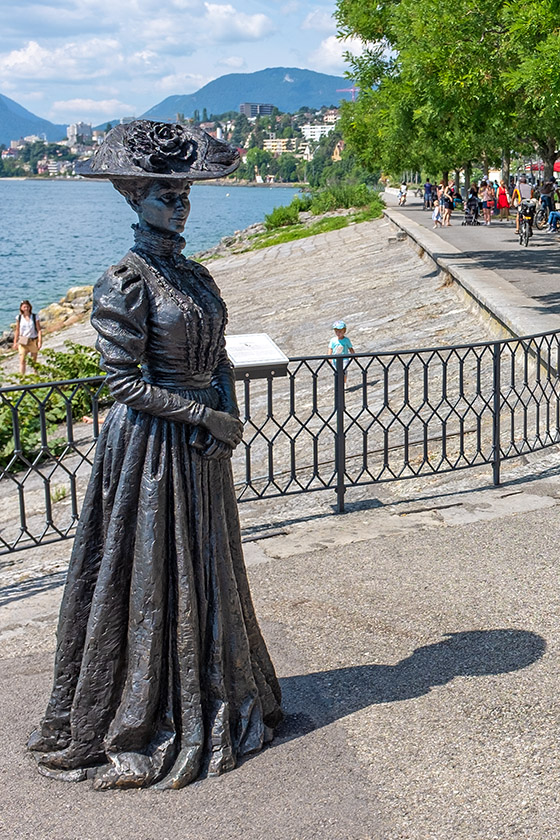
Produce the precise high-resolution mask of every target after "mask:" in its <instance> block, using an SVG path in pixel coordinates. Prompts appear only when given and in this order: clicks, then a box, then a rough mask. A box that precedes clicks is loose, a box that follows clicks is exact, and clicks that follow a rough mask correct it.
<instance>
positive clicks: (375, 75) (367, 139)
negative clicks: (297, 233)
mask: <svg viewBox="0 0 560 840" xmlns="http://www.w3.org/2000/svg"><path fill="white" fill-rule="evenodd" d="M551 2H552V0H528V2H527V3H524V4H512V3H510V2H509V0H485V3H484V8H483V10H482V9H481V8H480V7H479V6H478V5H477V2H476V0H453V2H451V0H380V2H375V0H338V3H337V13H336V14H337V18H338V22H339V24H340V29H341V35H342V36H343V37H346V36H350V35H352V36H358V37H360V38H362V39H363V40H364V42H366V43H367V49H366V50H365V52H364V53H363V55H362V56H360V57H359V58H357V59H354V60H353V61H351V67H352V70H351V75H352V77H353V78H354V79H355V80H356V82H357V84H358V86H359V87H360V89H361V92H360V95H359V97H358V101H357V102H356V103H346V104H345V105H344V107H343V122H342V127H343V130H344V132H345V135H346V137H347V139H348V141H349V143H350V145H351V146H352V147H353V148H354V150H355V151H356V154H358V155H359V156H360V157H361V159H362V161H363V163H364V164H365V165H368V166H372V165H373V166H378V165H380V164H381V165H382V166H383V167H384V168H385V169H390V170H392V171H398V170H399V169H402V168H415V169H419V168H420V167H421V166H422V165H424V166H425V167H428V166H429V167H430V169H431V171H432V172H434V171H436V169H435V168H436V167H437V169H439V171H443V172H444V173H445V172H446V170H449V169H453V168H457V167H459V166H465V169H466V171H467V172H468V169H469V167H470V165H471V163H472V162H473V161H475V160H482V161H484V163H485V165H486V166H487V165H488V163H489V162H496V161H499V160H500V158H501V157H502V155H503V157H504V159H507V157H508V156H509V151H510V149H512V148H516V147H519V146H520V145H522V144H523V143H524V142H529V143H531V144H533V146H535V147H536V148H538V149H539V151H540V152H541V154H543V156H544V157H545V158H546V155H548V156H549V159H551V158H552V155H553V152H551V149H552V147H555V145H556V138H557V136H558V132H557V129H556V126H555V119H554V115H555V114H556V113H558V107H557V105H558V103H557V99H556V97H557V96H558V92H559V87H558V48H557V45H556V39H557V38H558V24H557V20H558V17H557V16H556V17H555V16H554V14H553V13H552V11H551ZM537 55H538V57H539V59H540V61H539V60H538V59H537V58H536V56H537ZM537 64H538V68H537V66H536V65H537ZM539 72H540V75H539ZM539 91H540V94H539V93H538V92H539Z"/></svg>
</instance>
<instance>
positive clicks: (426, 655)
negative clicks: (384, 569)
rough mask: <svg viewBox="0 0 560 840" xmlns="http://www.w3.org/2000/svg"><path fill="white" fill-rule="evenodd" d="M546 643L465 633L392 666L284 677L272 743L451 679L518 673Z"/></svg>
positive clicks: (520, 634)
mask: <svg viewBox="0 0 560 840" xmlns="http://www.w3.org/2000/svg"><path fill="white" fill-rule="evenodd" d="M545 650H546V642H545V640H544V639H543V638H542V637H541V636H538V635H537V634H536V633H531V632H528V631H526V630H514V629H511V630H507V629H504V630H468V631H465V632H462V633H447V634H446V636H445V638H444V639H443V641H441V642H437V643H435V644H432V645H424V646H423V647H419V648H416V650H415V651H414V652H413V653H412V654H411V656H409V657H407V658H406V659H402V660H401V661H400V662H398V663H397V664H396V665H358V666H355V667H349V668H337V669H335V670H332V671H319V672H317V673H313V674H302V675H298V676H293V677H285V678H283V679H281V680H280V683H281V686H282V694H283V702H282V706H283V708H284V711H285V713H286V717H285V720H284V722H283V723H282V725H281V726H280V727H279V729H278V733H277V735H278V737H277V739H275V741H274V742H273V743H279V742H280V743H282V742H285V741H290V740H292V739H294V738H299V737H300V736H301V735H305V734H307V733H309V732H312V731H313V730H315V729H319V728H320V727H322V726H326V725H327V724H329V723H333V722H334V721H336V720H339V719H340V718H342V717H345V716H346V715H349V714H351V713H352V712H356V711H358V710H360V709H364V708H366V707H367V706H372V705H374V704H377V703H396V702H398V701H400V700H410V699H412V698H414V697H421V696H422V695H423V694H427V693H428V692H429V691H430V690H431V689H432V688H433V687H435V686H438V685H444V684H445V683H448V682H450V681H451V680H452V679H454V678H455V677H460V676H466V677H483V676H488V675H492V674H503V673H507V672H510V671H519V670H520V669H522V668H526V667H527V666H529V665H532V664H533V663H534V662H536V661H537V660H538V659H540V658H541V657H542V656H543V654H544V652H545Z"/></svg>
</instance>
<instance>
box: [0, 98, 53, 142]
mask: <svg viewBox="0 0 560 840" xmlns="http://www.w3.org/2000/svg"><path fill="white" fill-rule="evenodd" d="M30 134H37V136H38V137H41V135H43V134H45V135H46V137H47V140H49V141H52V142H54V141H56V140H65V139H66V126H65V125H55V123H52V122H49V121H48V120H43V119H41V117H37V116H35V114H32V113H31V111H28V110H27V109H26V108H23V107H22V106H21V105H18V103H17V102H14V100H13V99H9V98H8V97H7V96H3V95H2V94H1V93H0V143H4V144H5V145H6V146H9V145H10V140H19V138H20V137H27V136H28V135H30Z"/></svg>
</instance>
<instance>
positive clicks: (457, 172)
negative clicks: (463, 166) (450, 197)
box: [455, 169, 461, 192]
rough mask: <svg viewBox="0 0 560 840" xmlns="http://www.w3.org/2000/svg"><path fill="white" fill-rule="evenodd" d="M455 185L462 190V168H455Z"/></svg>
mask: <svg viewBox="0 0 560 840" xmlns="http://www.w3.org/2000/svg"><path fill="white" fill-rule="evenodd" d="M455 186H456V188H457V189H458V190H459V192H460V191H461V170H460V169H456V170H455Z"/></svg>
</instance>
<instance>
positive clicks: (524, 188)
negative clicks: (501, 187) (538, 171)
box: [511, 175, 533, 234]
mask: <svg viewBox="0 0 560 840" xmlns="http://www.w3.org/2000/svg"><path fill="white" fill-rule="evenodd" d="M532 197H533V188H532V186H531V184H528V183H527V176H526V175H522V176H521V177H520V179H519V181H518V182H517V184H516V186H515V189H514V191H513V195H512V197H511V198H512V204H513V206H514V207H516V208H517V215H516V217H515V232H516V233H517V234H518V233H519V222H520V219H521V202H522V201H525V200H527V199H530V198H532Z"/></svg>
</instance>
